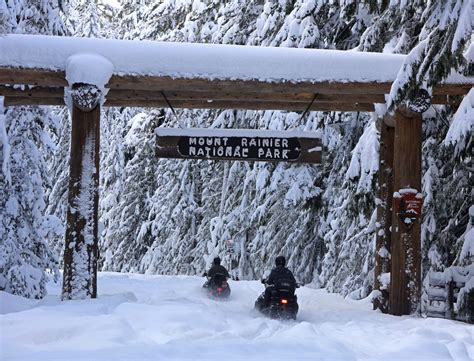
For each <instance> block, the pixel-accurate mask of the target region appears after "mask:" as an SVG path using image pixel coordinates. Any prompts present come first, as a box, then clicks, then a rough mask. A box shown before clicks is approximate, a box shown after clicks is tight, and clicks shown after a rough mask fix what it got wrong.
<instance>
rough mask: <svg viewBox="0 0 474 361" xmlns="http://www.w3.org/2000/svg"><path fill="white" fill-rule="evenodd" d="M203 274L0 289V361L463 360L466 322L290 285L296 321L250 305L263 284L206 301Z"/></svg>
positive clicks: (472, 352)
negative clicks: (93, 294)
mask: <svg viewBox="0 0 474 361" xmlns="http://www.w3.org/2000/svg"><path fill="white" fill-rule="evenodd" d="M203 282H204V279H203V278H202V277H187V276H145V275H136V274H118V273H101V274H100V276H99V290H100V297H99V298H98V299H95V300H81V301H66V302H61V301H59V296H58V295H59V291H60V290H59V287H58V286H56V285H51V286H50V289H49V291H50V295H49V296H48V297H46V298H45V299H43V300H41V301H37V300H28V299H24V298H21V297H17V296H13V295H10V294H7V293H5V292H0V313H1V315H0V332H1V345H0V346H1V347H0V359H1V360H9V361H13V360H48V361H49V360H66V359H67V360H114V361H117V360H138V359H140V360H226V361H229V360H246V361H248V360H285V361H287V360H370V359H373V360H415V359H416V360H472V359H474V327H473V326H472V325H468V324H465V323H461V322H456V321H449V320H441V319H423V318H417V317H408V316H404V317H395V316H389V315H383V314H381V313H379V312H375V311H372V310H371V304H370V303H369V302H367V301H351V300H345V299H343V298H342V297H341V296H339V295H335V294H328V293H326V291H324V290H315V289H310V288H306V287H302V288H300V289H298V290H297V295H298V298H299V304H300V312H299V314H298V319H297V321H278V320H271V319H268V318H266V317H264V316H262V315H260V314H259V313H256V312H255V311H252V308H253V304H254V301H255V299H256V298H257V296H258V295H259V294H260V293H261V292H262V290H263V286H262V285H261V284H260V283H259V282H257V281H239V282H230V285H231V288H232V294H231V297H230V299H229V300H228V301H216V300H212V299H209V298H207V296H206V295H205V294H204V293H203V292H202V290H201V285H202V284H203Z"/></svg>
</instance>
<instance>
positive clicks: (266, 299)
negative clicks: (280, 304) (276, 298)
mask: <svg viewBox="0 0 474 361" xmlns="http://www.w3.org/2000/svg"><path fill="white" fill-rule="evenodd" d="M285 265H286V259H285V257H283V256H278V257H277V258H275V266H276V267H275V268H274V269H272V271H271V272H270V275H269V276H268V278H267V279H266V280H262V282H263V283H265V284H266V285H267V287H266V288H265V292H264V293H262V294H261V295H260V296H259V297H258V299H257V301H256V302H255V306H256V307H257V308H258V309H263V308H265V307H267V306H268V305H269V303H270V297H271V293H272V291H273V290H274V288H275V284H277V283H278V282H279V281H283V280H285V281H289V282H290V283H291V284H292V285H293V289H294V288H296V280H295V276H293V273H292V272H291V271H290V270H289V269H288V268H286V267H285Z"/></svg>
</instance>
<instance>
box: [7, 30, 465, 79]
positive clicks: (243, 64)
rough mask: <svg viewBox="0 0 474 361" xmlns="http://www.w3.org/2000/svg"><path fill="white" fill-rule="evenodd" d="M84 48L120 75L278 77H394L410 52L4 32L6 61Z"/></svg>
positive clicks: (27, 61)
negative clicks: (394, 52) (98, 56)
mask: <svg viewBox="0 0 474 361" xmlns="http://www.w3.org/2000/svg"><path fill="white" fill-rule="evenodd" d="M78 53H81V54H84V53H87V54H97V55H101V56H103V57H105V58H107V59H109V60H110V62H111V63H112V65H113V67H114V74H120V75H123V74H134V75H154V76H169V77H173V78H178V77H184V78H187V77H194V78H203V79H234V80H235V79H240V80H261V81H277V82H286V81H290V82H299V81H310V82H320V81H335V82H336V81H337V82H349V81H359V82H391V81H393V80H394V79H395V78H396V76H397V72H398V70H399V69H400V67H401V65H402V64H403V61H404V59H405V56H404V55H396V54H380V53H365V52H356V51H339V50H319V49H318V50H317V49H302V48H272V47H257V46H255V47H252V46H240V45H218V44H196V43H173V42H156V41H155V42H154V41H136V40H135V41H132V40H112V39H90V38H75V37H56V36H45V35H19V34H18V35H17V34H11V35H6V36H4V37H0V66H13V67H25V68H43V69H50V70H64V69H65V67H66V61H67V59H68V58H69V57H70V56H71V55H74V54H78ZM458 80H459V79H456V81H458ZM464 80H465V81H466V82H469V83H472V82H473V80H472V79H471V80H469V79H464ZM448 82H449V80H448Z"/></svg>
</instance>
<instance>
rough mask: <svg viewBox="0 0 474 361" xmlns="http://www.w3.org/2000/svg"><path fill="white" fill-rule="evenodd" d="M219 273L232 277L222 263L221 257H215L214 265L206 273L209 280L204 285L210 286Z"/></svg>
mask: <svg viewBox="0 0 474 361" xmlns="http://www.w3.org/2000/svg"><path fill="white" fill-rule="evenodd" d="M218 274H220V275H223V276H224V277H226V278H230V275H229V272H227V270H226V269H225V267H224V266H222V265H221V259H220V258H219V257H215V258H214V260H213V261H212V267H211V268H210V269H209V271H207V273H206V276H207V279H208V281H207V282H206V283H205V284H204V287H208V286H209V285H210V283H211V282H212V280H213V278H214V277H215V276H216V275H218Z"/></svg>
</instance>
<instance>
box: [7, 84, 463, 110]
mask: <svg viewBox="0 0 474 361" xmlns="http://www.w3.org/2000/svg"><path fill="white" fill-rule="evenodd" d="M63 93H64V88H62V87H54V88H52V87H28V86H22V87H19V86H16V87H12V86H5V85H0V96H5V97H7V98H8V99H7V105H8V104H9V105H41V104H42V105H62V103H61V98H62V97H63ZM165 95H166V97H167V98H168V100H169V101H170V102H171V104H172V105H173V104H174V102H175V101H206V102H209V101H244V102H267V103H268V102H283V103H304V104H309V103H311V101H313V97H314V96H316V97H315V99H314V103H323V104H324V103H332V102H334V103H359V104H360V103H365V104H370V103H384V102H385V96H384V95H383V94H312V93H288V94H280V93H277V94H273V93H253V92H252V93H235V92H215V91H214V92H196V91H194V92H192V91H179V92H178V91H170V92H166V93H165ZM10 98H18V99H10ZM33 98H35V99H33ZM48 98H57V99H48ZM456 98H458V97H457V96H447V95H435V96H433V98H432V102H433V104H453V99H454V100H457V101H459V99H456ZM107 99H108V100H109V101H111V102H112V103H113V104H116V105H118V106H126V105H127V104H128V103H129V102H134V101H138V102H145V101H146V102H150V103H152V102H160V101H162V100H163V99H164V98H163V94H162V93H161V92H160V91H150V90H134V89H111V90H110V91H109V93H108V94H107Z"/></svg>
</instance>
